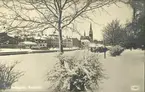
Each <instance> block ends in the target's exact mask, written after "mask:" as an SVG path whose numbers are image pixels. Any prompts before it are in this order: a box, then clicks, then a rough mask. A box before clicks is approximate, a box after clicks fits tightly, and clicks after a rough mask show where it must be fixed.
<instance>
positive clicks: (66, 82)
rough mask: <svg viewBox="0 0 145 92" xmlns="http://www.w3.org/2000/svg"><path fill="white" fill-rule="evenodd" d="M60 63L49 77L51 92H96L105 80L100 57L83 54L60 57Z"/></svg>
mask: <svg viewBox="0 0 145 92" xmlns="http://www.w3.org/2000/svg"><path fill="white" fill-rule="evenodd" d="M58 58H59V61H58V62H57V63H56V65H55V67H54V68H53V70H51V71H50V72H49V73H48V75H47V78H48V81H49V82H50V83H51V86H50V88H51V89H52V91H51V92H80V91H81V92H90V91H91V92H96V90H95V89H97V88H98V86H99V85H98V84H99V81H100V80H101V79H103V78H104V75H103V73H102V72H103V69H102V67H101V63H100V62H99V61H98V56H97V55H96V54H93V53H88V52H86V53H81V54H80V56H79V55H77V54H75V56H67V55H60V56H59V57H58Z"/></svg>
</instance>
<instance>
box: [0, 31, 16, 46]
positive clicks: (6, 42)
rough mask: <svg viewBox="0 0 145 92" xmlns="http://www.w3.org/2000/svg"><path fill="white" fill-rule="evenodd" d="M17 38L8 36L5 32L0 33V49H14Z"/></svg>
mask: <svg viewBox="0 0 145 92" xmlns="http://www.w3.org/2000/svg"><path fill="white" fill-rule="evenodd" d="M17 44H18V38H16V37H11V36H9V35H8V34H7V33H6V32H2V33H0V47H5V48H15V47H16V46H17Z"/></svg>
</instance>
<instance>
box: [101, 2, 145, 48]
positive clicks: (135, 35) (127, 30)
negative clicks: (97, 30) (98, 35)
mask: <svg viewBox="0 0 145 92" xmlns="http://www.w3.org/2000/svg"><path fill="white" fill-rule="evenodd" d="M128 4H129V5H130V6H131V7H132V9H133V19H132V21H131V22H128V23H126V24H125V25H122V24H121V23H120V21H119V20H113V21H112V22H111V23H109V24H108V25H107V26H106V27H105V28H104V30H103V37H104V42H105V44H108V45H121V46H125V47H128V48H129V47H134V48H137V47H141V46H142V45H144V46H145V1H143V0H140V1H135V0H130V1H129V2H128Z"/></svg>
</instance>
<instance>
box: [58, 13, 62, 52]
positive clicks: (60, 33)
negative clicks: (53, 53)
mask: <svg viewBox="0 0 145 92" xmlns="http://www.w3.org/2000/svg"><path fill="white" fill-rule="evenodd" d="M61 18H62V11H61V10H60V11H59V18H58V32H59V51H60V53H63V39H62V27H61V23H62V21H61Z"/></svg>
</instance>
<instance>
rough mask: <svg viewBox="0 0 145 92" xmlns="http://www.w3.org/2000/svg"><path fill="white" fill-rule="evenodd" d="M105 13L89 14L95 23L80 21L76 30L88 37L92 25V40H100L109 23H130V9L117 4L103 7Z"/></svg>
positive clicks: (67, 32)
mask: <svg viewBox="0 0 145 92" xmlns="http://www.w3.org/2000/svg"><path fill="white" fill-rule="evenodd" d="M104 9H105V11H101V10H97V11H96V12H94V13H90V14H89V15H90V17H91V18H92V20H93V21H94V22H95V23H94V22H92V21H90V20H81V21H79V22H78V23H77V24H76V25H75V26H76V28H77V30H78V31H79V32H80V33H81V34H82V35H83V34H84V31H85V32H86V35H88V32H89V29H90V28H89V27H90V23H92V28H93V33H94V35H93V36H94V39H97V40H101V39H102V29H103V28H104V27H105V26H106V25H107V24H108V23H110V22H111V21H112V20H115V19H118V20H120V21H121V23H122V24H124V23H125V22H126V21H127V20H128V21H130V20H131V19H132V9H131V7H129V6H127V5H125V4H123V3H117V5H115V4H114V5H111V6H105V7H104ZM0 11H1V10H0ZM106 11H107V12H106ZM32 15H34V14H32ZM32 15H31V16H32ZM47 33H48V34H51V33H52V31H48V32H47ZM63 34H65V35H68V36H69V37H77V38H79V37H80V36H79V35H78V34H76V33H72V32H71V31H68V30H66V31H65V32H64V31H63Z"/></svg>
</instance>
